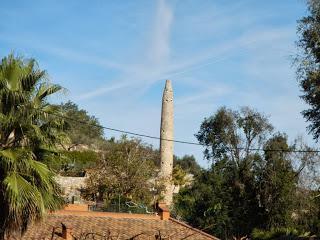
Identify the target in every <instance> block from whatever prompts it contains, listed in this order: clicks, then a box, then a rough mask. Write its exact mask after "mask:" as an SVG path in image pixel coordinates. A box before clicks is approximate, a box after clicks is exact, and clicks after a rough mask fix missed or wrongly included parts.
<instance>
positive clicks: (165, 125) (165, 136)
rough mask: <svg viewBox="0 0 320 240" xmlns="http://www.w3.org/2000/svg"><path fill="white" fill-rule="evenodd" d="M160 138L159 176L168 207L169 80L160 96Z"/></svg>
mask: <svg viewBox="0 0 320 240" xmlns="http://www.w3.org/2000/svg"><path fill="white" fill-rule="evenodd" d="M160 138H161V139H160V159H161V171H160V175H161V178H162V179H163V180H164V183H165V192H164V202H165V203H166V205H168V206H170V205H171V203H172V195H173V184H172V169H173V141H168V140H173V91H172V86H171V81H170V80H167V81H166V86H165V88H164V91H163V96H162V110H161V127H160Z"/></svg>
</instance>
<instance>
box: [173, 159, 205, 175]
mask: <svg viewBox="0 0 320 240" xmlns="http://www.w3.org/2000/svg"><path fill="white" fill-rule="evenodd" d="M173 166H174V167H175V166H180V167H181V168H182V169H183V170H184V171H185V172H187V173H191V174H193V175H197V174H198V173H200V171H201V167H200V166H199V164H198V163H197V161H196V159H195V157H194V156H193V155H184V156H183V157H181V158H179V157H177V156H174V158H173Z"/></svg>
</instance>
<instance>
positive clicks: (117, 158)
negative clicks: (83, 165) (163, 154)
mask: <svg viewBox="0 0 320 240" xmlns="http://www.w3.org/2000/svg"><path fill="white" fill-rule="evenodd" d="M155 153H156V152H155V151H153V149H152V148H151V147H150V146H148V145H146V144H144V143H142V142H141V140H139V139H128V138H127V137H126V136H123V137H122V138H121V139H120V140H118V141H114V140H113V141H108V142H107V143H106V144H105V145H104V147H103V148H102V157H101V159H100V160H99V161H98V163H97V165H96V167H95V168H93V169H92V170H91V171H90V172H89V176H90V177H89V179H88V181H87V189H86V191H85V195H86V197H87V198H89V199H95V200H98V201H101V200H104V201H105V202H117V201H118V199H119V196H120V197H121V199H123V200H127V201H128V200H132V201H135V202H138V203H143V204H146V205H149V204H150V203H151V202H152V200H153V193H152V192H151V189H152V188H153V187H156V183H155V182H154V181H153V180H155V179H156V176H157V171H156V166H155V165H154V162H153V159H154V158H155V157H157V156H155Z"/></svg>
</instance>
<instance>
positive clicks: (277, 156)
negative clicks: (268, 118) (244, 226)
mask: <svg viewBox="0 0 320 240" xmlns="http://www.w3.org/2000/svg"><path fill="white" fill-rule="evenodd" d="M264 149H265V153H264V159H263V161H261V164H260V166H258V169H257V171H258V172H257V178H258V188H259V191H258V192H259V195H258V196H259V203H260V211H261V217H262V218H263V219H264V221H263V226H261V227H263V228H264V229H271V228H280V227H289V226H292V223H293V218H292V213H293V210H294V209H295V206H294V201H295V198H296V193H297V188H296V186H297V183H298V176H297V174H296V172H295V171H294V169H293V166H292V163H291V160H290V158H289V153H288V150H290V147H289V145H288V143H287V137H286V136H285V135H283V134H280V133H277V134H275V135H274V136H273V137H272V138H270V139H269V140H268V141H267V143H266V144H265V147H264ZM274 149H277V150H281V151H273V150H274Z"/></svg>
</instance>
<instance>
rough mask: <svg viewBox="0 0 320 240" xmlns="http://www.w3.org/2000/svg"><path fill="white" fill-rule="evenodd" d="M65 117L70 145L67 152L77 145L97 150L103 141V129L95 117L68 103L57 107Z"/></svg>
mask: <svg viewBox="0 0 320 240" xmlns="http://www.w3.org/2000/svg"><path fill="white" fill-rule="evenodd" d="M59 107H60V108H61V112H62V113H63V115H64V116H65V117H66V121H67V122H68V129H66V132H67V134H68V136H69V137H70V140H71V144H70V146H68V150H70V149H73V148H75V147H76V146H78V145H87V146H91V147H95V148H98V145H99V144H100V143H101V141H102V140H103V137H104V136H103V128H102V127H101V125H100V123H99V121H98V119H97V118H96V117H95V116H90V115H89V114H88V112H87V111H86V110H83V109H79V107H78V105H77V104H75V103H73V102H71V101H68V102H66V103H62V104H60V105H59Z"/></svg>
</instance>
